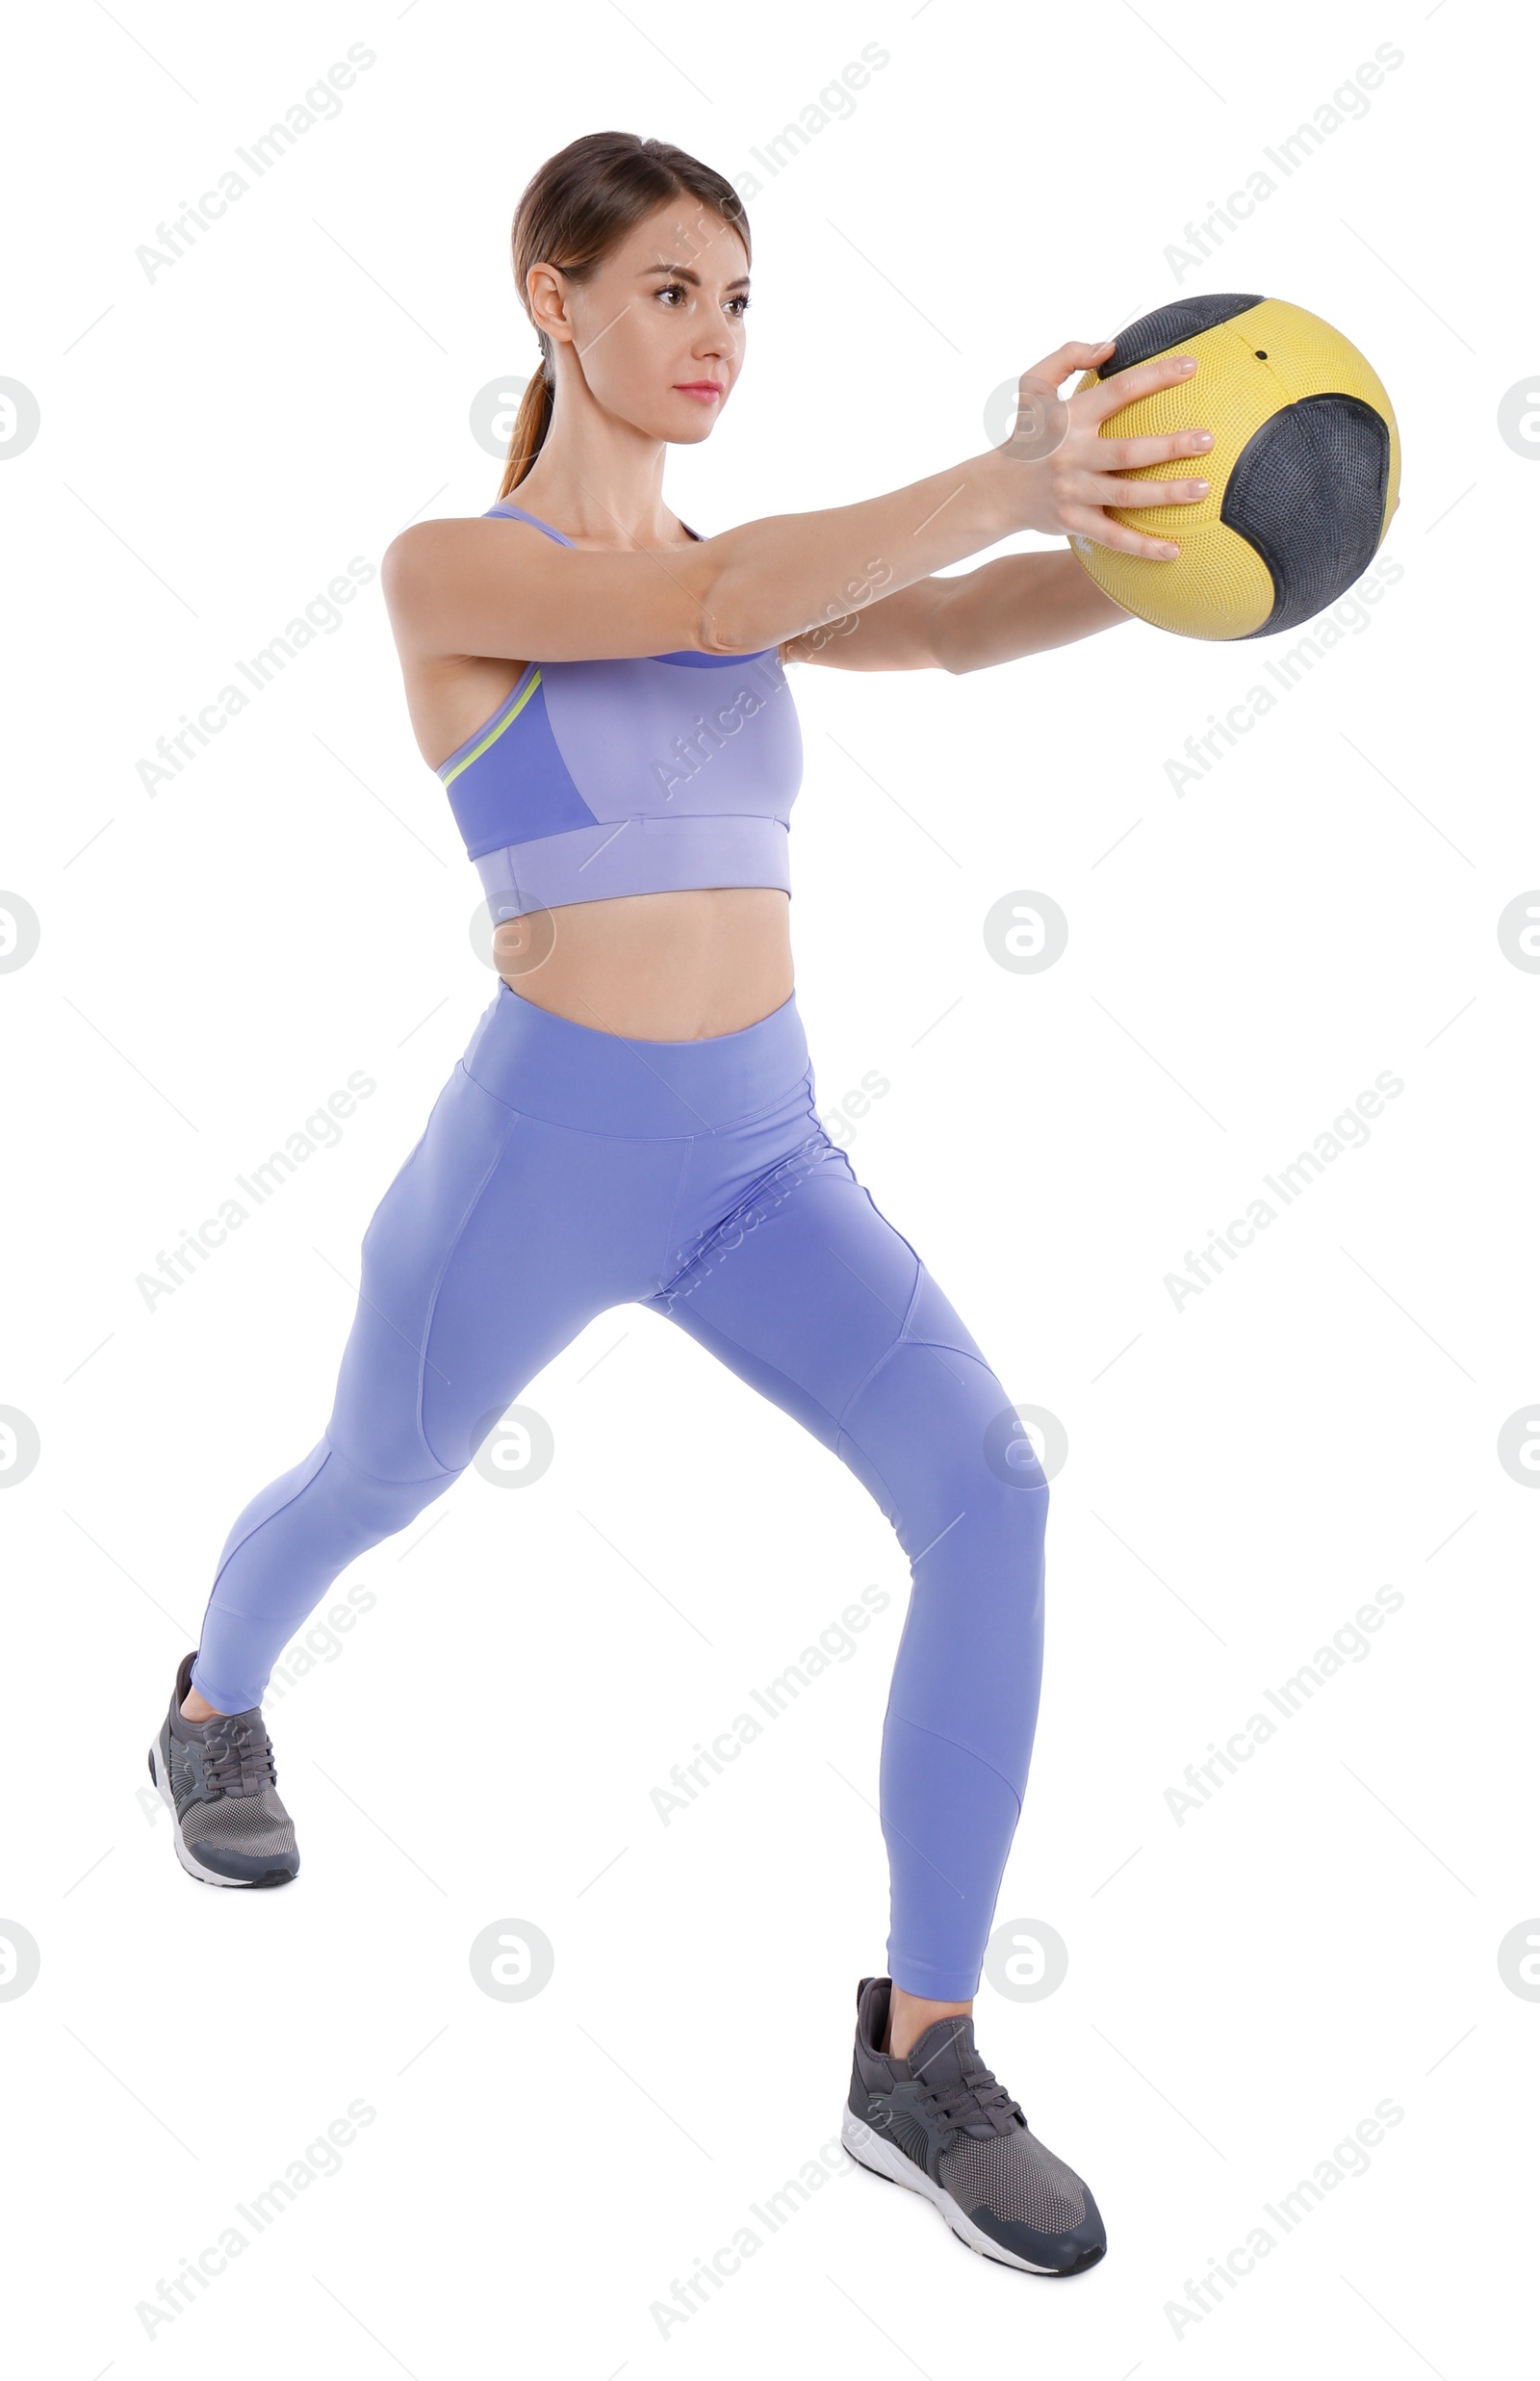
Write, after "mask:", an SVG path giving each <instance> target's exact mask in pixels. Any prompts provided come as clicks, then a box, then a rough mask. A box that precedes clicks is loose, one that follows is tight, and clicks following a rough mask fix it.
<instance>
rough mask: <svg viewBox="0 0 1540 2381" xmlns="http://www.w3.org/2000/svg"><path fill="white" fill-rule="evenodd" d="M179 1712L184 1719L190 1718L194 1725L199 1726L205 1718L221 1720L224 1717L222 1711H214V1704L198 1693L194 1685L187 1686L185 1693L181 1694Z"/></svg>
mask: <svg viewBox="0 0 1540 2381" xmlns="http://www.w3.org/2000/svg"><path fill="white" fill-rule="evenodd" d="M181 1714H182V1718H183V1719H184V1720H191V1721H192V1725H193V1726H194V1727H200V1726H201V1725H202V1723H203V1721H205V1720H222V1719H223V1718H224V1714H223V1712H219V1711H216V1710H215V1708H214V1705H213V1704H212V1703H210V1702H207V1701H206V1700H205V1699H204V1697H203V1696H202V1695H199V1693H198V1691H197V1689H196V1687H189V1689H188V1691H187V1693H186V1695H184V1696H183V1698H182V1703H181Z"/></svg>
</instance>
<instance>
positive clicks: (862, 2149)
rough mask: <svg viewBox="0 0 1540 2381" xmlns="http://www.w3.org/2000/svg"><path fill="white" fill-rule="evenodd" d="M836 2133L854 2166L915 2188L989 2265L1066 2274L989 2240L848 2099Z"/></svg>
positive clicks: (1058, 2275)
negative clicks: (853, 2161) (866, 2120)
mask: <svg viewBox="0 0 1540 2381" xmlns="http://www.w3.org/2000/svg"><path fill="white" fill-rule="evenodd" d="M839 2137H840V2140H841V2141H842V2142H843V2143H844V2146H845V2148H846V2149H847V2150H848V2151H849V2153H850V2155H851V2157H852V2158H854V2160H855V2161H856V2163H857V2164H858V2166H864V2167H865V2168H866V2170H867V2172H868V2173H869V2174H880V2175H881V2176H882V2178H883V2180H884V2182H885V2183H897V2184H898V2185H899V2186H900V2187H901V2188H903V2189H904V2190H911V2191H918V2192H919V2194H920V2197H921V2198H922V2199H928V2200H929V2201H930V2203H931V2205H932V2207H933V2208H936V2209H937V2210H938V2211H939V2212H940V2213H941V2214H942V2215H943V2216H944V2217H945V2218H946V2222H947V2224H948V2226H949V2228H950V2229H951V2230H952V2231H953V2232H954V2233H956V2235H957V2237H958V2239H960V2240H961V2241H963V2243H964V2244H965V2245H966V2246H967V2247H968V2248H970V2249H973V2250H976V2251H977V2253H978V2255H979V2256H980V2257H987V2258H988V2260H989V2261H990V2263H991V2265H1012V2266H1014V2268H1015V2270H1016V2272H1017V2273H1045V2274H1048V2275H1050V2276H1051V2277H1052V2278H1053V2279H1054V2280H1055V2281H1063V2280H1065V2278H1066V2277H1065V2275H1064V2274H1062V2273H1061V2271H1060V2269H1059V2267H1058V2266H1057V2265H1031V2264H1029V2263H1028V2261H1027V2259H1026V2258H1024V2257H1016V2256H1014V2255H1013V2254H1012V2252H1011V2250H1010V2249H1007V2248H1002V2247H1001V2245H1000V2243H999V2241H998V2240H991V2239H990V2238H989V2236H988V2233H987V2232H981V2231H980V2230H979V2228H978V2226H977V2224H975V2223H973V2222H972V2221H971V2220H970V2218H969V2217H967V2216H965V2215H964V2214H963V2211H962V2209H961V2208H960V2207H959V2206H958V2204H957V2201H956V2200H955V2199H954V2198H953V2197H952V2194H951V2192H950V2191H947V2190H943V2189H942V2187H941V2186H940V2184H939V2183H933V2182H932V2181H931V2178H930V2176H929V2175H928V2174H927V2173H926V2171H925V2169H924V2167H923V2166H917V2165H916V2164H915V2163H914V2161H913V2159H912V2158H907V2157H906V2156H905V2155H904V2152H903V2151H902V2150H901V2149H898V2148H897V2147H895V2145H894V2144H893V2143H892V2142H891V2141H887V2140H885V2139H884V2137H883V2135H881V2134H880V2133H874V2132H873V2130H872V2128H871V2126H870V2125H868V2124H866V2123H864V2122H863V2120H862V2119H861V2118H860V2117H859V2116H858V2115H857V2114H856V2111H855V2109H853V2108H852V2107H851V2105H850V2103H849V2101H847V2102H846V2103H845V2109H844V2113H843V2115H842V2116H841V2118H840V2122H839Z"/></svg>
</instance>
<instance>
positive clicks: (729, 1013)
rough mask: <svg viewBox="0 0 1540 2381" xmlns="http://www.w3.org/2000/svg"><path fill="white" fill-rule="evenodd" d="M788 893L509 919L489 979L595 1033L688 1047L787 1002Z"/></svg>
mask: <svg viewBox="0 0 1540 2381" xmlns="http://www.w3.org/2000/svg"><path fill="white" fill-rule="evenodd" d="M790 911H791V902H790V896H789V895H788V894H787V893H783V892H782V891H781V889H780V888H779V887H778V886H774V885H713V886H707V887H705V888H703V889H701V890H696V891H691V892H687V893H622V894H619V895H617V896H616V897H615V898H614V899H612V900H608V901H575V902H571V903H569V904H568V905H567V906H566V907H564V908H560V909H550V910H537V911H535V912H532V913H531V915H530V916H529V917H528V918H520V919H508V920H507V921H506V922H505V923H504V924H502V925H501V926H500V927H499V928H498V930H497V933H496V934H495V935H494V937H493V943H492V952H493V959H494V962H495V964H496V966H497V970H498V973H499V974H500V975H501V978H502V980H503V982H504V983H505V984H506V985H507V986H508V987H509V989H510V990H511V991H513V992H516V993H517V994H518V995H519V996H520V997H521V998H522V999H525V1000H531V1001H533V1002H534V1003H535V1005H536V1006H537V1007H539V1008H543V1009H550V1010H552V1012H553V1013H554V1014H555V1015H556V1016H557V1017H567V1018H570V1019H571V1020H572V1021H573V1022H574V1023H575V1024H578V1025H590V1026H592V1027H593V1028H594V1029H595V1031H597V1032H599V1033H619V1034H627V1035H630V1036H633V1037H635V1038H636V1039H637V1040H640V1041H647V1042H698V1041H700V1040H702V1039H704V1038H705V1037H706V1035H709V1034H718V1033H737V1032H739V1031H741V1029H742V1028H743V1027H744V1026H745V1025H754V1024H757V1023H758V1022H759V1020H760V1018H761V1017H768V1016H769V1014H770V1012H771V1010H772V1009H778V1008H780V1007H781V1006H782V1004H783V1001H785V1000H786V999H788V998H789V997H790V995H791V991H792V964H791V921H790Z"/></svg>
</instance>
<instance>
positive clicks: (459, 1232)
mask: <svg viewBox="0 0 1540 2381" xmlns="http://www.w3.org/2000/svg"><path fill="white" fill-rule="evenodd" d="M467 1074H468V1076H469V1080H470V1081H471V1082H473V1083H475V1075H474V1074H470V1073H469V1070H467ZM476 1088H477V1090H478V1091H479V1090H484V1089H485V1086H484V1085H482V1084H477V1085H476ZM487 1097H488V1099H489V1100H497V1094H496V1093H495V1092H488V1093H487ZM498 1105H499V1106H500V1107H504V1108H505V1113H506V1115H507V1118H508V1123H507V1126H506V1127H505V1129H504V1131H503V1133H502V1136H501V1139H500V1141H499V1143H498V1146H497V1150H496V1152H494V1154H493V1157H492V1159H491V1162H490V1163H489V1164H488V1166H487V1168H486V1170H485V1172H484V1173H483V1174H482V1177H481V1179H480V1181H479V1182H477V1184H476V1186H475V1190H474V1191H473V1192H472V1194H471V1197H470V1199H469V1200H468V1201H467V1203H466V1205H465V1210H464V1212H463V1214H462V1215H461V1217H460V1220H459V1222H458V1224H456V1226H455V1228H454V1232H453V1236H452V1237H451V1239H450V1241H449V1247H448V1248H447V1249H446V1250H445V1252H444V1256H443V1260H442V1262H441V1263H440V1266H439V1269H438V1272H437V1273H436V1274H435V1275H434V1277H433V1286H432V1288H431V1290H430V1291H429V1292H428V1297H427V1307H426V1310H425V1312H424V1317H423V1345H422V1347H421V1349H420V1350H419V1352H418V1359H417V1400H416V1412H415V1416H414V1418H415V1420H416V1423H417V1436H418V1438H419V1440H420V1441H421V1443H422V1444H423V1446H424V1447H425V1448H426V1450H427V1453H428V1456H429V1459H430V1460H431V1461H432V1462H435V1463H437V1464H438V1466H439V1469H440V1471H441V1472H450V1473H452V1472H453V1471H454V1469H455V1466H454V1465H453V1464H452V1463H446V1462H445V1461H444V1459H443V1457H442V1456H441V1455H440V1454H439V1452H438V1450H437V1448H436V1447H435V1446H434V1444H433V1441H432V1440H431V1439H430V1438H429V1436H428V1435H427V1426H426V1424H425V1423H424V1419H423V1397H424V1389H425V1387H426V1373H427V1365H428V1353H427V1351H428V1344H429V1342H430V1341H431V1339H432V1337H433V1318H434V1316H435V1315H436V1314H437V1312H438V1306H439V1296H440V1293H441V1292H442V1290H443V1287H444V1280H445V1276H446V1275H447V1274H448V1272H449V1267H450V1265H451V1264H452V1263H453V1261H454V1254H455V1251H456V1250H457V1249H458V1247H459V1245H460V1242H461V1241H462V1240H463V1239H464V1237H465V1234H466V1231H467V1229H468V1228H469V1226H470V1223H471V1220H472V1218H473V1216H474V1215H475V1211H476V1209H477V1207H479V1205H480V1204H481V1202H482V1199H483V1198H484V1197H485V1195H486V1189H487V1185H488V1183H489V1182H490V1181H491V1179H492V1178H493V1176H494V1175H495V1174H496V1173H497V1171H498V1168H499V1167H500V1166H501V1163H502V1161H503V1158H504V1157H505V1156H506V1155H507V1151H508V1144H509V1142H510V1141H511V1140H512V1139H513V1136H514V1132H515V1130H516V1129H517V1127H518V1126H520V1125H522V1124H523V1123H524V1121H525V1120H524V1118H523V1116H522V1115H521V1114H520V1112H519V1110H518V1109H517V1108H507V1107H506V1106H505V1102H503V1101H501V1100H498ZM434 1370H435V1372H436V1371H438V1367H437V1365H435V1366H434ZM439 1377H440V1379H441V1380H442V1379H443V1378H444V1377H445V1376H444V1375H443V1374H440V1375H439ZM462 1468H463V1467H462Z"/></svg>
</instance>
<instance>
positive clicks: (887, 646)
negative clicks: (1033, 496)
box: [780, 550, 1133, 677]
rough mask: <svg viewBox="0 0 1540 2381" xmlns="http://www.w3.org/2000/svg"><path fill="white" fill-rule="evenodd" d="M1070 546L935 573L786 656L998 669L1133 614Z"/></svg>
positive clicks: (830, 662)
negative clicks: (957, 571) (946, 574)
mask: <svg viewBox="0 0 1540 2381" xmlns="http://www.w3.org/2000/svg"><path fill="white" fill-rule="evenodd" d="M1132 618H1133V614H1132V612H1127V611H1124V609H1123V608H1122V606H1121V605H1120V604H1115V603H1114V602H1113V599H1112V597H1111V596H1110V595H1104V594H1103V593H1102V591H1101V589H1100V587H1098V586H1097V584H1096V582H1095V581H1094V580H1093V579H1092V578H1091V575H1090V573H1089V572H1087V571H1084V570H1082V569H1081V567H1080V564H1079V563H1078V562H1077V561H1076V560H1075V557H1074V556H1073V555H1072V554H1070V553H1069V552H1068V551H1067V550H1065V552H1063V553H1060V554H1006V555H1002V556H1000V557H999V558H998V560H996V561H993V562H985V563H983V564H981V566H980V567H979V569H977V570H970V571H963V572H962V573H960V574H959V575H958V576H957V577H956V578H947V579H939V578H930V579H921V580H918V581H916V582H915V583H914V584H913V585H912V586H908V587H900V588H899V589H898V590H897V592H896V593H895V594H893V595H886V596H883V597H881V598H880V599H879V600H878V601H877V602H876V603H874V604H870V605H868V606H867V607H866V608H865V609H864V610H862V611H851V612H846V613H844V614H843V615H842V616H841V617H840V618H839V619H837V620H826V621H822V622H820V624H819V625H818V627H816V628H814V629H809V630H807V631H806V632H805V633H804V634H802V635H801V636H790V637H787V638H786V640H785V642H784V643H783V645H782V646H781V648H780V653H781V659H782V660H783V661H821V662H822V663H823V664H824V666H825V667H826V668H829V669H838V670H950V671H951V672H952V674H953V676H954V677H961V676H962V675H963V672H964V671H966V670H986V669H992V668H993V667H994V665H995V664H996V663H997V662H1000V661H1016V660H1021V658H1022V657H1023V656H1024V655H1026V654H1029V653H1047V652H1049V651H1050V650H1051V649H1052V648H1053V647H1054V646H1055V645H1070V644H1073V643H1074V642H1075V640H1076V639H1077V638H1078V637H1082V636H1092V635H1094V634H1095V633H1096V631H1097V630H1098V629H1110V628H1116V627H1117V623H1118V621H1119V620H1130V619H1132Z"/></svg>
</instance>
